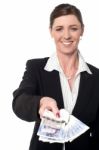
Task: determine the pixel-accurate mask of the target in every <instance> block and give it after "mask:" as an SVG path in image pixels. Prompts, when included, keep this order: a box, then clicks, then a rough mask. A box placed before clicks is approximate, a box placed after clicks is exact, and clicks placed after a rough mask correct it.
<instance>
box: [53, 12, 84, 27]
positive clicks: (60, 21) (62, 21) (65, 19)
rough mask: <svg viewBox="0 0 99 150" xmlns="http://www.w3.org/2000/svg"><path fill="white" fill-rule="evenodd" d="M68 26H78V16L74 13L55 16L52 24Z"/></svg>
mask: <svg viewBox="0 0 99 150" xmlns="http://www.w3.org/2000/svg"><path fill="white" fill-rule="evenodd" d="M64 25H67V26H70V25H77V26H80V25H81V23H80V22H79V20H78V18H77V17H76V16H75V15H65V16H60V17H58V18H55V20H54V23H53V26H64Z"/></svg>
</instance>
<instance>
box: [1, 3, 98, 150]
mask: <svg viewBox="0 0 99 150" xmlns="http://www.w3.org/2000/svg"><path fill="white" fill-rule="evenodd" d="M66 2H67V3H68V2H69V3H71V4H74V5H76V6H77V7H78V8H79V9H80V10H81V12H82V15H83V20H84V24H85V32H84V36H83V37H82V40H81V44H80V46H79V47H80V51H81V53H82V55H83V56H84V58H85V60H86V61H87V62H89V63H91V64H93V65H95V66H96V67H99V21H98V18H99V16H98V14H99V5H98V0H86V1H83V0H0V150H6V149H8V150H27V149H28V147H29V142H30V138H31V135H32V130H33V124H34V123H33V122H32V123H28V122H25V121H22V120H21V119H19V118H17V117H16V116H15V114H14V113H13V111H12V99H13V97H12V92H13V91H14V90H15V89H16V88H17V87H18V85H19V83H20V81H21V78H22V76H23V72H24V70H25V63H26V61H27V60H28V59H31V58H37V57H46V56H50V55H51V54H52V53H53V52H54V50H55V47H54V44H53V40H52V39H51V37H50V34H49V29H48V28H49V15H50V12H51V11H52V10H53V8H54V6H56V5H57V4H60V3H66Z"/></svg>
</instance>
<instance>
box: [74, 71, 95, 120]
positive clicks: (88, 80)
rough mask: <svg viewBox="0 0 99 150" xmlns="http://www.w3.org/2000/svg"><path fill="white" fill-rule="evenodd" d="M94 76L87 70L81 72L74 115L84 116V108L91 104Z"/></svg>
mask: <svg viewBox="0 0 99 150" xmlns="http://www.w3.org/2000/svg"><path fill="white" fill-rule="evenodd" d="M92 78H93V75H92V74H88V73H87V72H82V73H81V79H80V85H79V92H78V98H77V102H76V104H75V107H74V110H73V115H75V116H76V117H78V118H79V117H81V118H82V116H83V114H84V110H85V109H87V106H88V104H89V101H90V95H91V92H92V85H93V79H92Z"/></svg>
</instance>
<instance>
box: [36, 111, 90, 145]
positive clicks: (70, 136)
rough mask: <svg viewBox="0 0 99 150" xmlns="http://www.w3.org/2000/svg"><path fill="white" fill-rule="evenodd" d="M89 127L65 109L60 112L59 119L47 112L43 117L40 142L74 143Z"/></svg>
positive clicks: (39, 133)
mask: <svg viewBox="0 0 99 150" xmlns="http://www.w3.org/2000/svg"><path fill="white" fill-rule="evenodd" d="M88 129H89V127H88V126H87V125H86V124H84V123H83V122H82V121H80V120H79V119H77V118H76V117H74V116H73V115H70V114H69V113H68V112H67V111H66V110H65V109H61V110H60V117H59V118H57V117H56V116H55V115H54V114H53V113H52V112H51V111H48V110H46V111H45V112H44V115H43V117H42V120H41V123H40V126H39V129H38V132H37V135H38V136H39V140H41V141H43V142H49V143H55V142H56V143H64V142H68V141H70V142H72V141H73V140H74V139H76V138H77V137H79V136H80V135H81V134H83V133H84V132H86V131H87V130H88Z"/></svg>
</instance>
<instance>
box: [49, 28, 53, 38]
mask: <svg viewBox="0 0 99 150" xmlns="http://www.w3.org/2000/svg"><path fill="white" fill-rule="evenodd" d="M49 32H50V35H51V37H52V38H53V33H52V29H51V27H49Z"/></svg>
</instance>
